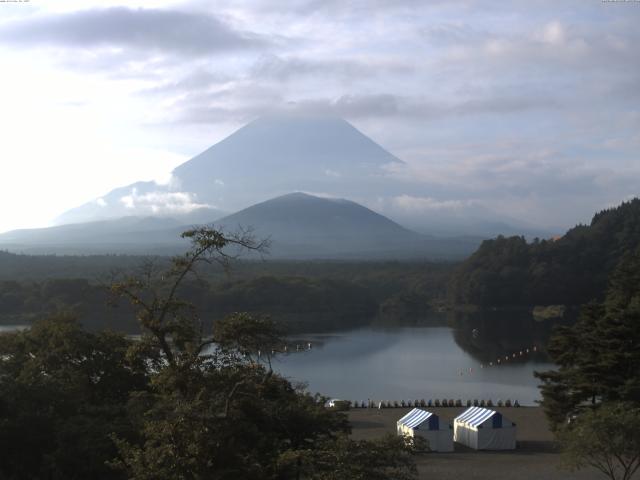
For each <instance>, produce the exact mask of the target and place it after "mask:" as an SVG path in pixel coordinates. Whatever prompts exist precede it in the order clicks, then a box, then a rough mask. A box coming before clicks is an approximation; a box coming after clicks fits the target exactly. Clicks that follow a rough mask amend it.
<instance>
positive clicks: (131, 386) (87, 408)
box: [0, 317, 148, 479]
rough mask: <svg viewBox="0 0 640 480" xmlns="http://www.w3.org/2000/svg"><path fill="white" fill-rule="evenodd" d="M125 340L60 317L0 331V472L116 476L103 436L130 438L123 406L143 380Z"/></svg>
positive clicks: (25, 475) (16, 476)
mask: <svg viewBox="0 0 640 480" xmlns="http://www.w3.org/2000/svg"><path fill="white" fill-rule="evenodd" d="M129 346H130V342H129V341H127V340H126V339H125V338H124V337H122V336H120V335H116V334H112V333H109V332H102V333H99V334H92V333H88V332H86V331H83V330H82V329H81V328H80V327H79V325H78V324H77V323H76V322H74V321H73V320H72V319H70V318H68V317H57V318H51V319H48V320H43V321H40V322H37V323H35V324H34V325H33V327H32V328H31V329H29V330H25V331H23V332H18V333H10V334H4V335H0V358H1V359H2V361H0V452H1V453H0V455H1V456H2V459H1V460H0V477H2V478H7V479H23V478H51V479H74V478H78V479H80V478H96V479H111V478H122V476H121V475H119V474H117V473H115V472H113V471H112V470H111V469H109V468H107V467H106V465H105V464H104V462H105V460H106V459H109V458H112V457H113V456H114V455H115V454H116V449H115V446H114V445H113V443H112V442H111V441H110V440H109V435H110V434H112V433H117V434H118V435H120V436H122V437H124V438H133V437H135V436H136V433H135V429H134V427H133V425H132V423H131V422H130V420H129V418H128V415H127V411H126V405H127V401H128V397H129V392H131V391H138V390H140V391H143V390H144V389H145V388H146V384H147V380H148V377H147V372H146V368H145V365H144V362H143V361H141V359H139V358H131V357H129V356H128V355H127V350H128V348H129Z"/></svg>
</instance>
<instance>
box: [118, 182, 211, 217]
mask: <svg viewBox="0 0 640 480" xmlns="http://www.w3.org/2000/svg"><path fill="white" fill-rule="evenodd" d="M120 202H121V203H122V204H123V205H124V206H125V207H126V208H127V209H130V210H134V211H135V212H132V213H134V214H136V215H144V214H153V215H170V214H175V213H189V212H191V211H193V210H196V209H198V208H206V207H211V206H210V205H208V204H206V203H198V202H197V201H196V200H195V199H194V195H192V194H190V193H187V192H161V191H156V192H149V193H144V194H139V193H138V191H137V189H135V188H134V189H133V190H132V192H131V193H130V194H129V195H124V196H122V197H121V198H120Z"/></svg>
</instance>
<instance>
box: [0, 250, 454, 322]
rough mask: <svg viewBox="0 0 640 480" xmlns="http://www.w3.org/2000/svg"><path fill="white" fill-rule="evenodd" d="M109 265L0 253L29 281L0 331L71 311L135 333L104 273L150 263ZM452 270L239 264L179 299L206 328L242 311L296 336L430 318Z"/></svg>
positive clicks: (0, 291) (7, 309)
mask: <svg viewBox="0 0 640 480" xmlns="http://www.w3.org/2000/svg"><path fill="white" fill-rule="evenodd" d="M111 258H112V259H113V260H114V263H113V264H111V265H110V264H109V262H108V259H109V257H108V256H97V257H55V256H47V257H29V256H19V255H11V254H6V253H5V254H2V258H0V262H4V263H5V264H7V263H10V264H11V262H13V263H12V268H15V269H18V268H19V264H20V263H21V262H22V263H23V265H24V267H23V268H25V269H28V270H23V272H30V274H31V276H30V277H28V278H29V279H28V280H27V279H24V280H21V281H15V280H5V281H0V325H1V324H4V325H9V324H25V323H30V322H32V321H33V320H35V319H37V318H41V317H43V316H46V315H47V314H50V313H53V312H58V311H65V310H71V311H73V312H74V313H75V314H76V315H77V316H78V317H79V318H80V320H81V322H82V323H83V324H84V325H85V326H86V327H88V328H91V329H102V328H105V327H107V328H111V329H114V330H119V331H126V332H130V333H133V332H135V331H136V330H137V323H136V320H135V318H134V317H133V313H132V312H131V310H130V308H129V307H128V306H126V305H124V304H121V302H120V303H119V302H115V303H114V302H113V301H111V299H110V295H109V288H108V286H109V278H111V274H109V273H108V271H109V270H108V269H107V268H106V267H111V270H120V271H121V272H134V273H135V271H136V266H137V265H139V264H140V263H141V262H143V261H144V260H145V259H144V258H143V257H123V256H114V257H111ZM7 259H9V262H7ZM147 260H148V259H147ZM39 261H40V262H41V263H39ZM67 261H68V264H66V263H65V262H67ZM154 261H156V262H159V263H165V262H167V259H164V258H157V259H154ZM43 264H44V265H43ZM52 266H53V267H57V266H60V267H61V270H60V271H61V272H67V273H70V272H74V273H77V274H81V273H83V272H84V273H85V274H86V277H87V278H52V275H53V273H54V272H53V271H52V270H50V269H51V268H52ZM65 268H66V269H65ZM452 268H453V267H452V265H449V264H431V263H402V262H381V263H376V262H372V263H350V262H268V261H267V262H240V263H238V264H236V265H235V266H234V267H233V270H232V274H231V276H226V275H224V273H223V272H220V271H219V270H215V269H213V268H212V269H209V270H206V269H205V270H204V271H203V274H202V275H201V276H200V278H199V279H197V280H193V281H190V282H188V283H185V284H184V286H183V287H182V292H181V296H182V297H183V298H185V299H186V300H187V301H189V302H191V303H193V304H194V306H195V307H196V309H197V311H198V312H199V313H200V316H201V318H202V321H203V323H204V324H205V326H206V327H207V328H208V325H209V324H210V323H211V322H212V321H214V320H216V319H219V318H222V317H224V316H226V315H228V314H229V313H232V312H238V311H248V312H254V313H261V314H265V315H269V316H271V317H272V318H273V319H274V320H277V321H279V322H281V323H283V324H284V325H285V326H286V328H287V330H289V331H291V332H310V331H322V330H333V329H340V328H353V327H358V326H362V325H365V324H369V323H371V322H372V321H373V320H374V319H378V320H380V319H382V320H383V321H386V322H387V323H388V322H391V323H394V322H402V321H403V320H404V319H407V318H412V319H414V318H416V317H420V316H424V315H427V314H428V313H429V312H430V311H432V310H433V309H435V308H437V306H438V305H441V304H442V303H443V302H444V299H445V295H446V285H447V282H448V279H449V275H450V272H451V270H452ZM35 272H38V273H39V274H42V277H41V278H38V275H37V274H35ZM3 274H4V275H6V271H4V270H3ZM4 275H3V276H4ZM23 275H25V273H23ZM116 276H117V275H116ZM23 278H24V277H23ZM113 278H115V276H114V277H113Z"/></svg>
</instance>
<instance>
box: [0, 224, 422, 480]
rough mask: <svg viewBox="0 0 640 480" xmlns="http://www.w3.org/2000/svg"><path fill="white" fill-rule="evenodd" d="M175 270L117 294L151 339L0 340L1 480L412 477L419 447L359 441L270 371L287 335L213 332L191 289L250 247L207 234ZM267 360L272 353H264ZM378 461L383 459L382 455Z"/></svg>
mask: <svg viewBox="0 0 640 480" xmlns="http://www.w3.org/2000/svg"><path fill="white" fill-rule="evenodd" d="M185 236H186V237H187V238H190V239H191V240H192V249H191V250H190V251H189V252H187V254H185V255H184V256H180V257H176V258H174V260H173V262H172V263H171V266H170V267H169V268H168V269H164V270H163V269H157V268H155V267H154V265H153V264H147V265H145V266H144V268H142V269H141V270H140V271H139V272H138V274H137V275H127V276H124V277H122V278H120V279H119V281H118V282H116V283H114V284H113V285H112V289H111V290H112V293H113V295H114V296H115V297H116V298H120V299H122V298H125V299H127V300H128V301H129V302H130V303H131V305H132V308H133V309H134V311H135V314H136V317H137V319H138V321H139V322H140V325H141V328H142V332H143V333H142V335H141V337H140V338H137V339H129V338H126V337H124V336H123V335H120V334H115V333H109V332H99V333H90V332H87V331H85V330H83V329H82V328H81V327H80V325H79V324H78V323H77V322H75V321H74V320H73V319H71V318H68V317H58V318H51V319H48V320H43V321H39V322H36V323H35V324H34V326H33V327H32V328H30V329H28V330H25V331H22V332H14V333H9V334H3V335H0V456H1V458H0V477H2V478H7V479H9V480H13V479H16V480H17V479H40V478H47V479H54V480H55V479H81V478H97V479H124V478H128V479H135V480H147V479H149V480H151V479H158V478H175V479H185V480H186V479H194V480H195V479H205V478H207V479H208V478H217V479H237V478H246V479H288V478H296V479H298V478H310V479H311V478H312V479H318V480H319V479H334V478H376V479H381V480H382V479H391V478H399V479H409V478H413V477H414V475H415V472H416V469H415V465H414V464H413V460H412V458H411V455H410V448H409V447H408V446H406V445H405V444H404V443H403V442H401V441H398V440H396V439H384V440H381V441H378V442H360V441H353V440H351V439H349V438H348V434H349V431H350V428H349V424H348V422H347V419H346V416H345V415H344V413H341V412H338V411H335V410H332V409H327V408H325V406H324V404H325V400H326V399H325V398H323V397H321V396H319V395H317V394H316V395H311V394H310V393H309V392H307V391H305V390H304V389H303V388H301V387H295V386H293V385H292V384H291V383H290V382H289V381H288V380H286V379H285V378H283V377H281V376H279V375H278V374H277V373H275V372H273V370H272V369H271V366H270V355H271V354H272V353H271V352H273V354H275V353H276V349H275V348H274V347H275V346H276V345H279V344H280V345H281V344H283V342H284V339H283V332H282V330H281V329H280V328H279V327H278V325H276V324H275V323H274V322H273V321H271V320H270V319H268V318H267V317H263V316H255V315H252V314H247V313H238V314H233V315H230V316H228V317H227V318H226V319H224V320H223V321H221V322H219V323H217V324H216V326H215V328H214V329H205V326H204V322H203V321H202V319H201V317H200V315H199V313H198V311H197V309H196V308H194V306H193V304H192V303H190V302H189V301H187V300H185V299H184V298H182V296H181V292H182V290H181V286H182V284H183V282H185V281H186V279H187V278H189V277H191V276H193V275H195V271H196V268H197V266H198V265H200V264H206V263H210V262H216V263H219V264H221V265H223V266H225V267H226V266H227V264H228V261H229V260H230V258H231V256H232V255H231V254H230V253H229V251H230V250H229V247H232V248H240V249H259V248H260V244H257V243H255V242H254V241H253V239H252V238H250V237H247V236H244V235H241V236H226V235H224V234H222V232H218V231H212V230H208V229H197V230H193V231H190V232H187V233H186V234H185ZM257 351H263V352H268V354H267V355H257V354H256V353H257ZM378 454H379V455H378Z"/></svg>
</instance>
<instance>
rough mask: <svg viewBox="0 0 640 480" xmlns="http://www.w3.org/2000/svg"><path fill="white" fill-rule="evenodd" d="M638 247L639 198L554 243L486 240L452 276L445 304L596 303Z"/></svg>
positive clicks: (606, 211)
mask: <svg viewBox="0 0 640 480" xmlns="http://www.w3.org/2000/svg"><path fill="white" fill-rule="evenodd" d="M639 245H640V199H638V198H635V199H633V200H631V201H629V202H624V203H622V204H621V205H620V206H618V207H616V208H612V209H608V210H604V211H602V212H599V213H597V214H595V215H594V217H593V220H592V221H591V224H590V225H588V226H585V225H578V226H576V227H574V228H572V229H571V230H569V231H568V232H567V233H566V234H565V235H564V236H562V237H560V238H556V239H549V240H539V239H535V240H534V241H533V242H531V243H528V242H527V241H526V240H525V239H524V237H510V238H505V237H502V236H499V237H498V238H496V239H493V240H486V241H485V242H483V243H482V244H481V246H480V248H478V250H477V251H476V252H475V253H474V254H473V255H471V257H469V258H468V259H467V260H466V261H465V262H463V263H462V265H460V267H459V268H458V269H457V270H456V272H455V274H454V275H453V277H452V280H451V283H450V288H449V293H448V296H449V302H450V303H452V304H456V305H457V304H473V305H479V306H483V307H497V306H498V307H500V306H531V305H553V304H564V305H575V306H577V305H582V304H584V303H587V302H589V301H593V300H596V301H602V299H603V297H604V295H605V292H606V289H607V281H608V278H609V274H610V273H611V272H612V271H613V270H614V269H615V267H616V265H618V263H619V262H620V260H621V258H623V257H624V255H625V254H629V253H631V252H633V251H634V250H635V249H636V248H638V246H639Z"/></svg>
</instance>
